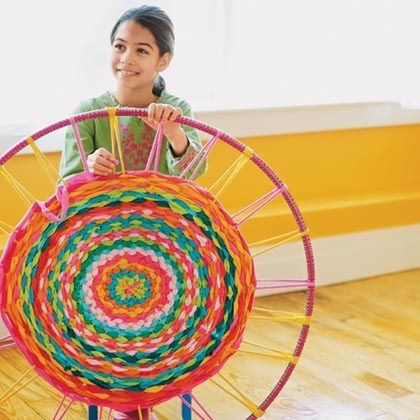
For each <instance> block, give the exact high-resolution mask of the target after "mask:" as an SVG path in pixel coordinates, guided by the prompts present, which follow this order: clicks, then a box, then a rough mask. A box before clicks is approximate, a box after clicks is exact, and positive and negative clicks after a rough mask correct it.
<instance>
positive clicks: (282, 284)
mask: <svg viewBox="0 0 420 420" xmlns="http://www.w3.org/2000/svg"><path fill="white" fill-rule="evenodd" d="M314 283H315V282H314V281H313V280H309V279H258V280H257V287H256V288H257V289H258V290H263V289H282V288H293V287H302V286H307V287H310V286H313V285H314Z"/></svg>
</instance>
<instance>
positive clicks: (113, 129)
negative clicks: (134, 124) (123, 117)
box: [107, 108, 125, 174]
mask: <svg viewBox="0 0 420 420" xmlns="http://www.w3.org/2000/svg"><path fill="white" fill-rule="evenodd" d="M107 111H108V115H109V130H110V133H111V145H112V155H113V156H114V157H116V156H115V143H116V144H117V148H118V154H119V161H120V165H121V172H122V173H123V174H125V165H124V158H123V152H122V146H121V135H120V125H119V124H118V117H117V108H107Z"/></svg>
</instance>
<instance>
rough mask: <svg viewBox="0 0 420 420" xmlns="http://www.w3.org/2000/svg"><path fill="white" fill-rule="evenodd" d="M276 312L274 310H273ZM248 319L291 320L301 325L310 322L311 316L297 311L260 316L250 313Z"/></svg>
mask: <svg viewBox="0 0 420 420" xmlns="http://www.w3.org/2000/svg"><path fill="white" fill-rule="evenodd" d="M273 313H276V311H273ZM249 319H263V320H273V321H279V322H293V323H296V324H302V325H309V324H310V323H311V317H310V316H306V315H305V314H297V313H286V314H283V315H275V316H269V315H267V316H260V315H251V316H250V317H249Z"/></svg>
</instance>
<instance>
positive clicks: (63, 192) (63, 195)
mask: <svg viewBox="0 0 420 420" xmlns="http://www.w3.org/2000/svg"><path fill="white" fill-rule="evenodd" d="M55 196H56V198H57V201H58V202H59V203H60V204H61V215H60V217H58V216H56V215H55V214H54V213H52V212H51V211H50V210H48V209H47V207H46V206H45V203H42V202H38V205H39V207H40V208H41V211H42V213H43V214H44V216H45V217H46V218H47V219H48V220H50V221H51V222H53V223H59V222H61V221H63V220H64V218H65V217H66V215H67V210H68V208H69V193H68V191H67V187H66V186H65V185H60V186H59V187H58V188H57V191H56V193H55Z"/></svg>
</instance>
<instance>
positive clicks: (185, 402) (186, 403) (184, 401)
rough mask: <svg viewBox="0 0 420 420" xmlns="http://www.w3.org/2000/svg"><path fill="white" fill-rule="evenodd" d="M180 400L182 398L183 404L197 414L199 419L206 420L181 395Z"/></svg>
mask: <svg viewBox="0 0 420 420" xmlns="http://www.w3.org/2000/svg"><path fill="white" fill-rule="evenodd" d="M179 398H181V400H182V402H183V403H184V404H185V405H187V406H188V407H190V408H191V410H192V411H194V413H195V414H197V417H199V418H200V419H201V420H206V419H205V417H203V416H202V415H201V414H200V413H199V412H198V411H197V410H196V409H195V408H194V407H193V406H192V405H191V404H190V403H189V402H188V401H187V400H186V399H185V398H184V397H183V396H182V395H179Z"/></svg>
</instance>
